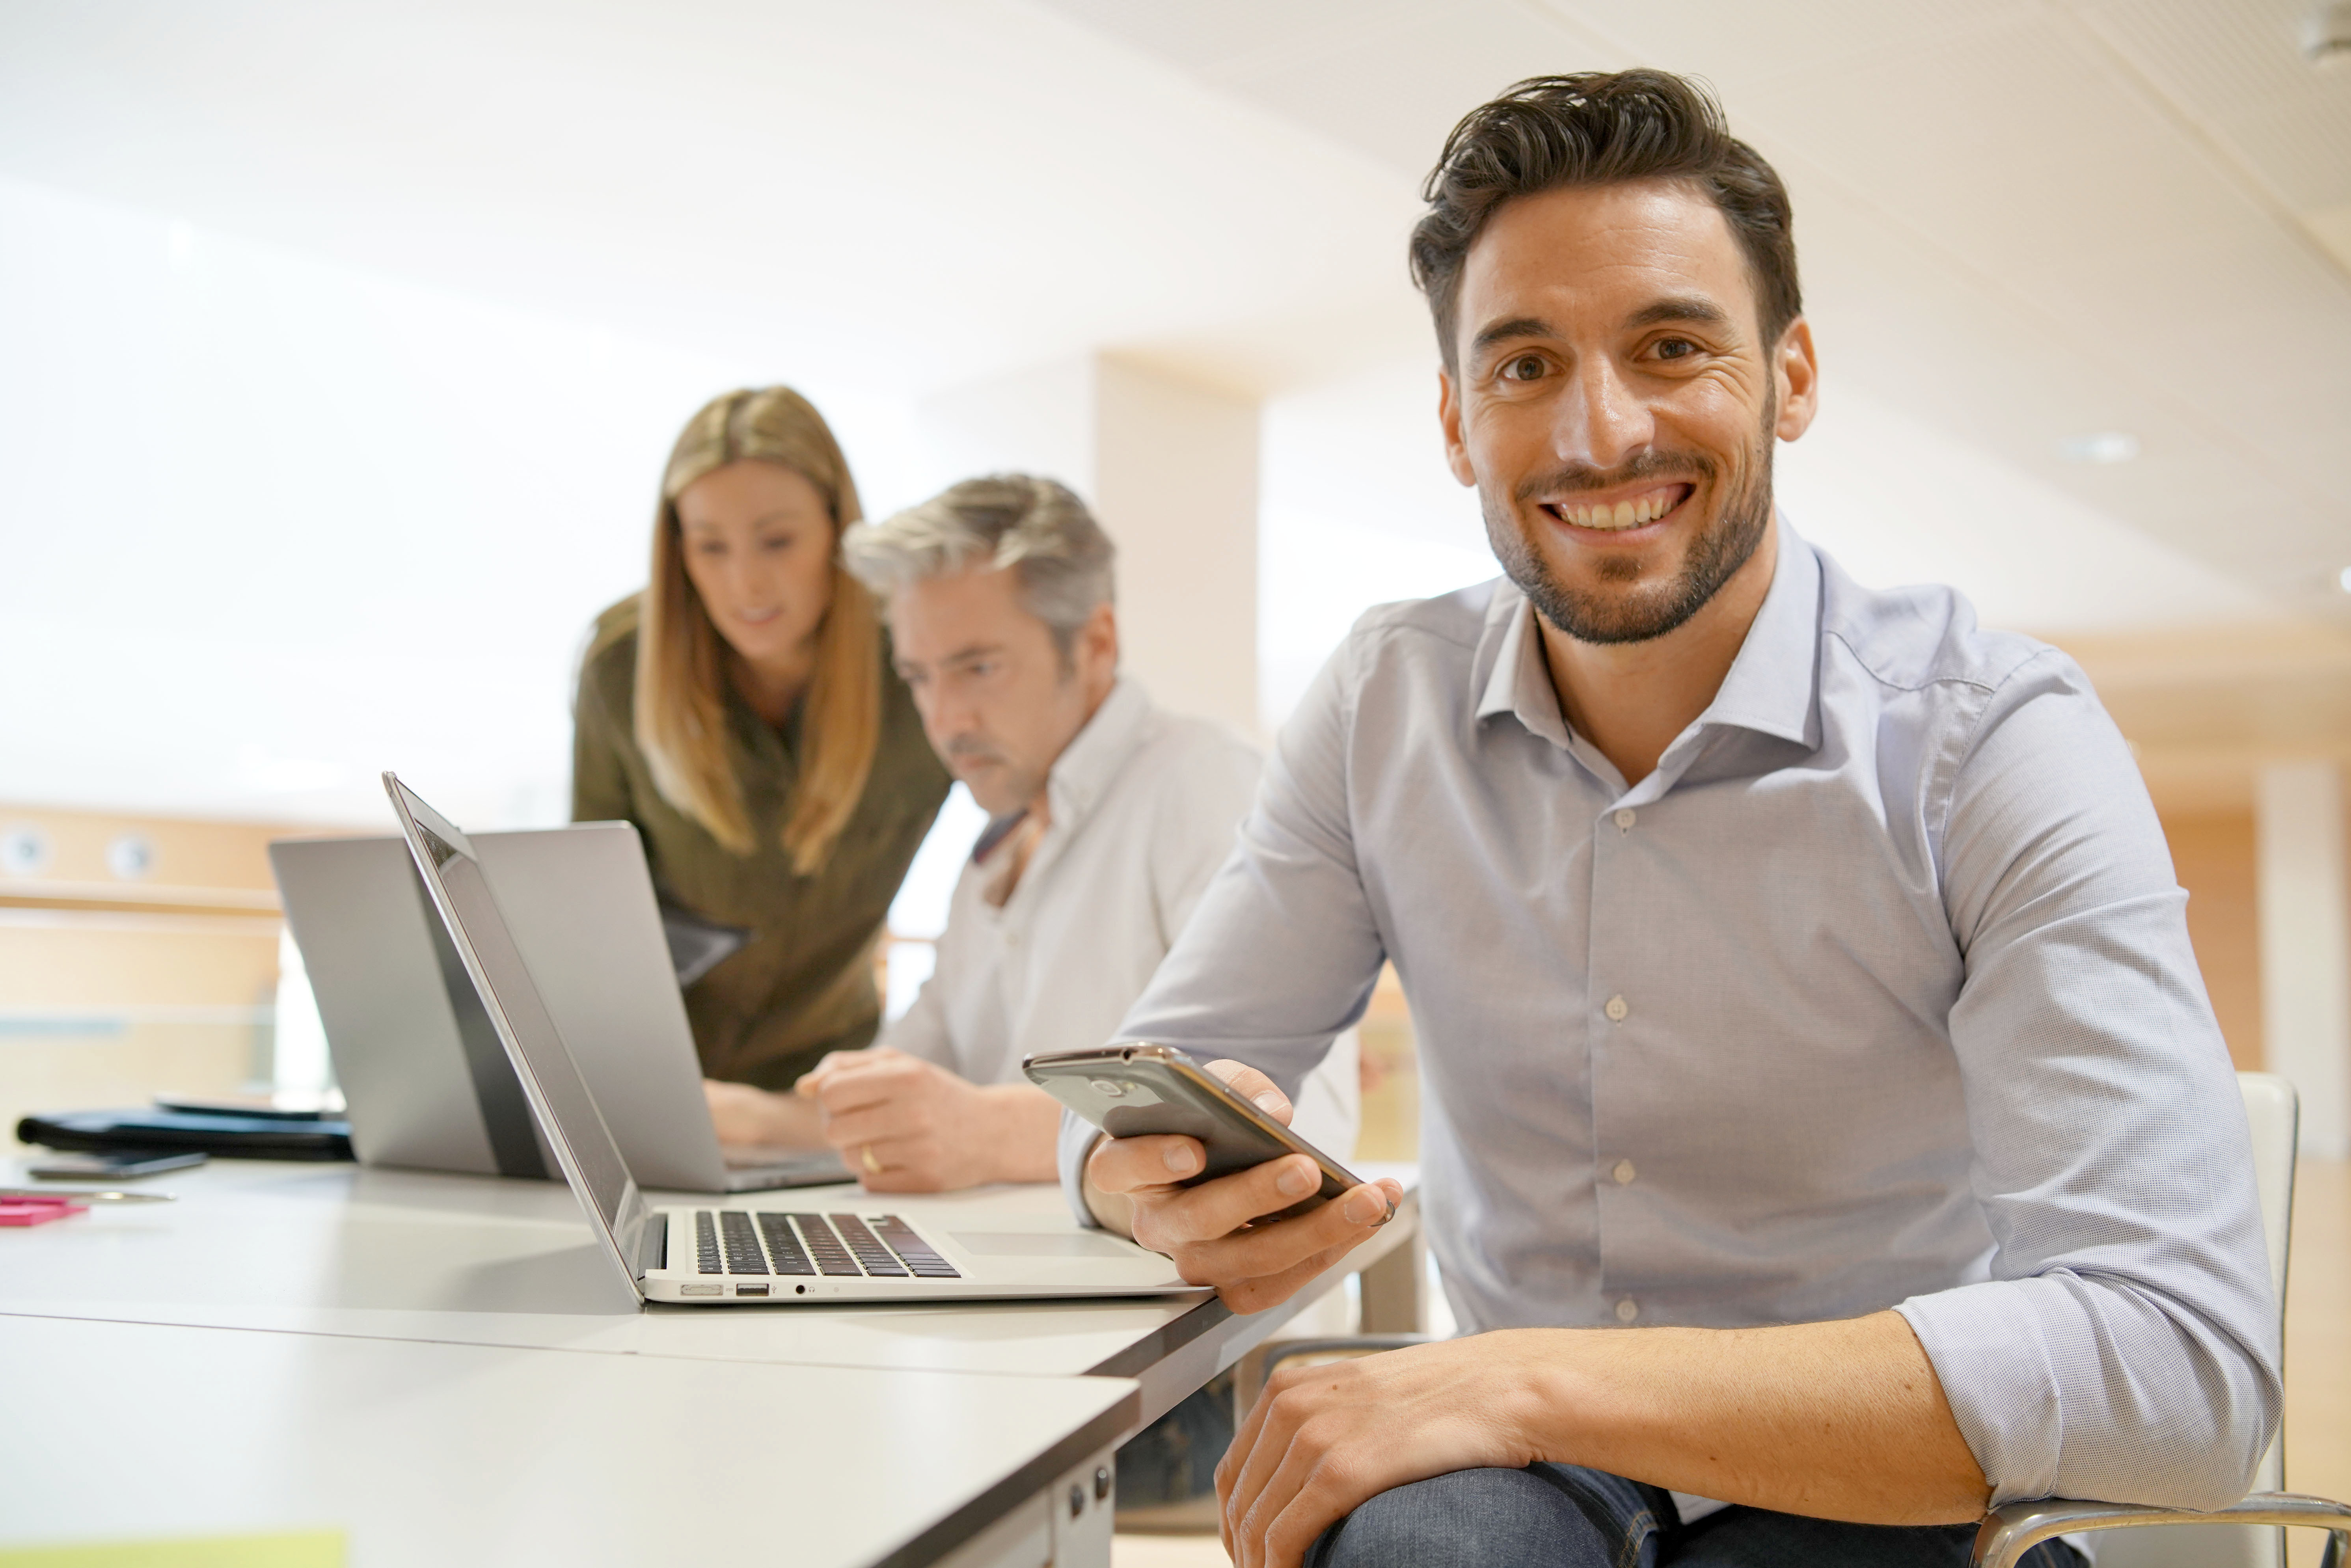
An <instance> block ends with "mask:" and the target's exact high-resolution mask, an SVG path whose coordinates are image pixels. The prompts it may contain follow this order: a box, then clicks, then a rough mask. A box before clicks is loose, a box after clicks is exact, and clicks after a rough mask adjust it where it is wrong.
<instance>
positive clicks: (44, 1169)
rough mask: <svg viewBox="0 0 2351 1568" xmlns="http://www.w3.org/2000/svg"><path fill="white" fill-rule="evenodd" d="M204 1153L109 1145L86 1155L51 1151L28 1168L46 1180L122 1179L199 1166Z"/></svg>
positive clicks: (204, 1156) (202, 1161)
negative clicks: (119, 1147) (175, 1152)
mask: <svg viewBox="0 0 2351 1568" xmlns="http://www.w3.org/2000/svg"><path fill="white" fill-rule="evenodd" d="M209 1157H210V1156H209V1155H174V1154H159V1153H157V1152H156V1151H155V1150H153V1149H109V1150H105V1151H103V1152H100V1153H94V1154H87V1155H50V1156H48V1158H47V1159H44V1160H41V1161H39V1162H37V1163H36V1164H33V1165H29V1166H26V1167H25V1168H26V1170H27V1171H29V1172H31V1173H32V1174H33V1175H34V1176H39V1177H41V1178H43V1179H44V1180H47V1181H120V1180H122V1179H124V1178H125V1177H129V1176H155V1175H157V1174H159V1173H161V1172H163V1171H178V1170H185V1169H187V1168H188V1167H189V1166H200V1165H202V1164H204V1161H205V1160H206V1159H207V1158H209Z"/></svg>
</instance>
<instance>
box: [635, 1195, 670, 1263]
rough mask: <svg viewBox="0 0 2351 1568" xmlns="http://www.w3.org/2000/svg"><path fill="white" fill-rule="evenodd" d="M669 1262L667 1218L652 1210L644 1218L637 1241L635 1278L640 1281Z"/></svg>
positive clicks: (656, 1210)
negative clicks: (642, 1227)
mask: <svg viewBox="0 0 2351 1568" xmlns="http://www.w3.org/2000/svg"><path fill="white" fill-rule="evenodd" d="M668 1261H669V1216H668V1215H666V1214H664V1213H663V1212H662V1211H661V1210H660V1209H658V1208H656V1209H654V1210H653V1212H652V1213H651V1214H648V1215H646V1216H645V1225H644V1229H643V1231H642V1232H640V1233H639V1239H638V1241H637V1276H638V1278H640V1279H642V1278H643V1277H644V1276H645V1275H647V1274H650V1273H652V1272H653V1270H656V1269H659V1268H660V1267H662V1266H663V1265H664V1264H665V1263H667V1262H668Z"/></svg>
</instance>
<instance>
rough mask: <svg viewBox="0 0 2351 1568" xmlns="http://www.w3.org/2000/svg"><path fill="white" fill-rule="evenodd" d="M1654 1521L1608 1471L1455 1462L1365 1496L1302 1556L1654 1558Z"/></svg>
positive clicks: (1362, 1565)
mask: <svg viewBox="0 0 2351 1568" xmlns="http://www.w3.org/2000/svg"><path fill="white" fill-rule="evenodd" d="M1611 1483H1613V1485H1612V1484H1611ZM1620 1491H1621V1493H1622V1495H1621V1496H1620V1495H1618V1493H1619V1492H1620ZM1655 1529H1656V1526H1655V1522H1654V1521H1652V1520H1651V1519H1650V1517H1649V1515H1648V1513H1647V1511H1646V1509H1645V1508H1644V1507H1643V1506H1642V1503H1641V1501H1640V1499H1639V1497H1638V1495H1637V1494H1636V1493H1635V1492H1634V1491H1633V1490H1632V1488H1631V1486H1630V1485H1629V1483H1626V1482H1623V1481H1619V1480H1617V1479H1616V1478H1615V1477H1614V1476H1605V1477H1601V1476H1594V1475H1593V1474H1592V1473H1591V1472H1587V1471H1578V1470H1568V1469H1562V1468H1561V1467H1559V1466H1555V1465H1542V1466H1534V1467H1530V1468H1529V1469H1523V1470H1505V1469H1475V1470H1455V1471H1453V1472H1452V1473H1450V1474H1448V1475H1442V1476H1432V1477H1430V1478H1429V1479H1427V1480H1425V1481H1412V1482H1409V1483H1407V1484H1405V1485H1404V1486H1400V1487H1395V1488H1392V1489H1390V1490H1387V1491H1384V1492H1382V1493H1380V1494H1379V1495H1378V1496H1377V1497H1374V1498H1373V1499H1371V1500H1369V1501H1367V1502H1365V1503H1364V1505H1363V1506H1362V1507H1360V1508H1358V1509H1356V1510H1355V1511H1354V1512H1353V1513H1351V1514H1349V1515H1348V1516H1347V1517H1346V1518H1345V1519H1343V1520H1342V1521H1339V1522H1338V1523H1337V1524H1334V1525H1332V1527H1331V1528H1330V1529H1329V1530H1326V1531H1323V1532H1322V1539H1321V1540H1320V1541H1318V1542H1315V1543H1314V1550H1313V1551H1312V1552H1309V1553H1308V1554H1307V1558H1306V1562H1307V1565H1308V1568H1470V1565H1471V1564H1479V1565H1483V1564H1489V1563H1527V1564H1538V1563H1539V1564H1542V1565H1543V1568H1551V1565H1552V1564H1557V1565H1558V1568H1626V1565H1627V1564H1629V1563H1635V1562H1639V1563H1646V1562H1649V1561H1652V1560H1653V1557H1654V1553H1653V1552H1651V1551H1649V1550H1647V1542H1648V1539H1649V1538H1650V1537H1651V1536H1652V1535H1653V1533H1654V1531H1655Z"/></svg>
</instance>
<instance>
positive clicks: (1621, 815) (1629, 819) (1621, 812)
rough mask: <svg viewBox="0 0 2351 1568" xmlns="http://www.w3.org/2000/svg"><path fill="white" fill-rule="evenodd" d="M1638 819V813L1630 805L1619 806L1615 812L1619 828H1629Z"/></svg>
mask: <svg viewBox="0 0 2351 1568" xmlns="http://www.w3.org/2000/svg"><path fill="white" fill-rule="evenodd" d="M1638 820H1639V813H1638V812H1636V811H1635V810H1633V808H1632V807H1630V806H1625V807H1620V808H1619V809H1618V810H1617V812H1616V825H1617V826H1618V827H1619V828H1625V829H1629V828H1631V827H1632V825H1633V824H1634V822H1635V821H1638Z"/></svg>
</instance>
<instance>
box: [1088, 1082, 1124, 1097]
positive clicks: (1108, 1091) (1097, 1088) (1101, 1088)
mask: <svg viewBox="0 0 2351 1568" xmlns="http://www.w3.org/2000/svg"><path fill="white" fill-rule="evenodd" d="M1087 1087H1089V1088H1091V1089H1092V1091H1093V1092H1095V1093H1097V1094H1099V1095H1101V1096H1102V1098H1103V1099H1105V1100H1115V1099H1118V1098H1119V1097H1120V1096H1121V1095H1123V1094H1124V1093H1125V1092H1126V1085H1125V1084H1123V1083H1120V1082H1115V1081H1113V1080H1112V1079H1108V1078H1094V1079H1089V1080H1088V1081H1087Z"/></svg>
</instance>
